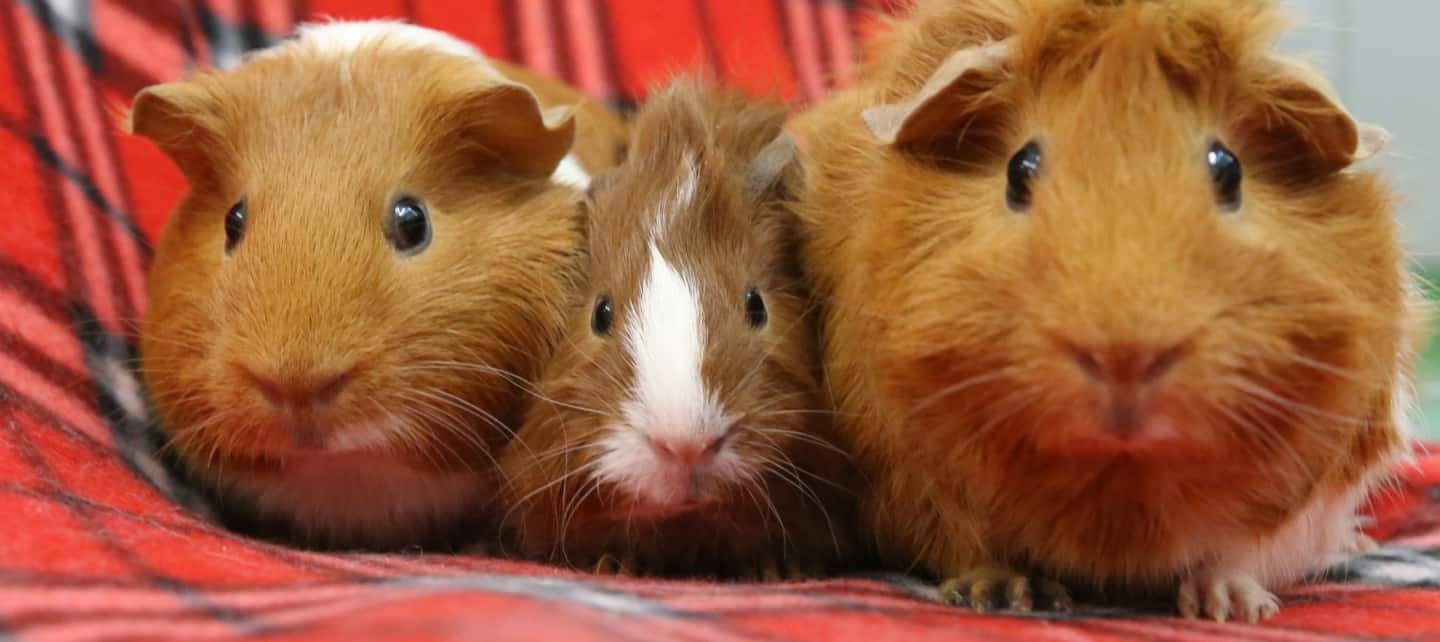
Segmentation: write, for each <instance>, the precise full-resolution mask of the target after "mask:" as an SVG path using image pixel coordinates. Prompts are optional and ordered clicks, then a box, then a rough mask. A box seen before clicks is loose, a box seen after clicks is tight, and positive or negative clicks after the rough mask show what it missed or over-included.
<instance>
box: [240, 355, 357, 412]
mask: <svg viewBox="0 0 1440 642" xmlns="http://www.w3.org/2000/svg"><path fill="white" fill-rule="evenodd" d="M239 370H240V372H242V373H244V374H245V378H246V379H249V380H250V383H251V384H252V385H254V386H255V389H256V390H259V391H260V394H261V395H263V396H264V397H265V400H266V401H269V402H270V404H271V405H273V406H275V407H276V409H285V410H290V411H292V412H297V411H309V410H312V409H314V408H315V407H316V406H321V405H324V404H327V403H330V402H332V401H334V400H335V398H336V397H338V396H340V392H341V391H342V390H344V389H345V385H346V384H348V383H350V370H348V369H347V370H344V371H341V372H339V373H329V374H310V375H302V376H298V377H297V376H277V375H270V374H260V372H262V371H260V370H258V369H252V368H249V367H246V366H243V365H242V366H239Z"/></svg>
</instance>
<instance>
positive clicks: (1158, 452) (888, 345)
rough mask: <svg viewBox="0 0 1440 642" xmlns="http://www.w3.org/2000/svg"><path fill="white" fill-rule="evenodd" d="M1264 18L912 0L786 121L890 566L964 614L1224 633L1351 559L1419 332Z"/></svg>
mask: <svg viewBox="0 0 1440 642" xmlns="http://www.w3.org/2000/svg"><path fill="white" fill-rule="evenodd" d="M1281 27H1282V20H1281V16H1279V15H1277V12H1276V10H1274V9H1273V8H1272V7H1271V6H1270V3H1267V2H1261V1H1258V0H1246V1H1240V2H1237V1H1235V0H1185V1H1180V0H1168V1H1167V0H1155V1H1143V0H1131V1H1105V2H1101V1H1098V0H1089V1H1087V0H1025V1H1021V0H973V1H969V2H938V1H937V2H923V3H921V4H920V5H919V6H918V7H916V8H915V9H914V10H913V13H912V14H911V15H909V16H908V17H905V18H902V19H901V20H899V21H898V22H897V24H896V25H895V29H894V30H893V31H892V32H891V33H890V34H889V35H887V36H886V37H885V38H884V39H883V40H882V41H881V42H880V43H878V44H877V46H876V47H875V53H876V57H875V59H874V60H873V61H872V62H871V66H870V72H871V73H869V74H868V75H866V79H865V80H864V81H863V82H862V83H861V85H860V86H859V87H857V88H856V89H854V90H852V91H849V92H846V93H843V94H840V95H837V96H835V97H834V98H832V99H830V100H829V101H827V102H826V103H824V104H822V105H820V106H818V107H816V108H815V109H814V110H812V111H811V112H810V113H808V114H807V115H805V116H804V117H802V118H801V120H800V121H799V122H798V123H797V124H796V129H797V132H798V134H799V138H800V139H801V140H802V141H804V145H803V146H804V147H805V148H806V151H807V153H808V155H809V160H810V162H809V163H808V170H807V175H806V181H805V183H806V185H807V186H808V188H809V189H808V192H807V196H806V197H805V198H804V199H803V201H802V203H801V206H800V214H801V217H802V219H804V220H805V223H806V227H807V228H808V230H807V231H808V235H809V237H810V242H809V244H808V247H807V248H806V263H807V267H808V269H809V272H810V274H811V275H812V276H813V277H814V278H815V279H816V281H817V286H818V290H819V294H820V296H822V297H823V298H824V299H825V300H826V301H827V302H828V309H827V313H826V318H825V343H826V346H825V351H826V369H827V372H826V374H827V376H828V377H829V380H830V382H831V385H832V387H833V389H834V392H835V395H836V396H837V402H838V404H839V410H840V414H839V415H838V417H839V418H840V421H841V424H842V429H843V433H844V436H845V437H847V438H848V440H849V441H850V445H851V446H852V447H853V448H854V450H855V451H856V454H857V455H858V457H859V461H860V463H861V464H862V466H863V468H865V470H866V472H867V473H868V475H869V476H870V479H871V485H870V487H869V490H868V493H867V496H866V497H865V498H864V500H863V501H864V503H865V509H864V510H865V513H866V516H867V522H868V524H869V528H870V530H871V532H872V534H873V535H874V537H875V539H876V540H877V542H878V543H879V545H880V546H881V547H882V549H883V550H884V552H885V555H886V557H887V558H888V559H889V560H890V561H891V562H892V563H894V564H896V565H899V566H903V567H906V568H908V567H910V566H911V565H912V564H913V565H918V566H919V567H921V568H924V569H927V570H929V571H931V572H934V573H935V574H937V575H939V576H942V577H944V578H948V579H949V580H950V581H948V582H946V583H945V584H944V585H943V588H944V592H945V593H946V595H947V597H948V598H949V599H950V600H952V601H954V602H957V603H968V604H970V605H972V606H974V607H975V608H986V607H991V606H995V605H996V604H997V603H999V605H1007V604H1008V606H1012V607H1015V608H1022V609H1023V608H1028V607H1029V606H1031V604H1032V600H1033V599H1034V594H1036V593H1041V594H1042V595H1041V596H1040V597H1043V598H1044V599H1045V600H1046V601H1047V602H1048V603H1049V604H1050V605H1054V606H1060V607H1063V606H1065V605H1066V604H1067V603H1068V599H1069V598H1068V597H1067V596H1066V594H1065V591H1064V587H1063V586H1060V585H1057V584H1055V583H1054V582H1053V581H1050V580H1052V579H1060V580H1063V581H1064V582H1065V583H1068V584H1069V585H1071V586H1073V587H1084V588H1092V589H1104V590H1107V591H1110V592H1111V594H1114V593H1116V592H1129V591H1132V590H1138V591H1141V592H1147V593H1168V594H1169V595H1170V596H1172V597H1174V598H1176V599H1177V600H1178V604H1179V608H1180V610H1181V612H1183V613H1184V614H1186V615H1190V616H1195V615H1200V614H1204V615H1206V616H1209V617H1213V618H1216V619H1225V618H1226V617H1230V616H1232V615H1234V616H1237V617H1245V618H1248V619H1251V620H1254V619H1257V618H1261V617H1266V616H1268V615H1270V614H1273V613H1274V612H1275V611H1276V609H1277V608H1278V603H1277V601H1276V600H1275V598H1274V597H1273V596H1272V595H1271V593H1270V592H1269V591H1270V590H1271V589H1275V588H1279V587H1284V586H1285V585H1287V584H1288V583H1291V582H1293V581H1296V580H1298V579H1299V578H1301V577H1302V576H1303V575H1304V574H1305V573H1306V572H1309V571H1312V570H1315V569H1316V568H1317V567H1318V566H1319V565H1320V564H1321V563H1322V562H1323V561H1324V560H1325V558H1326V556H1327V555H1328V554H1331V553H1334V552H1337V551H1339V550H1340V549H1342V548H1343V547H1344V546H1346V545H1348V544H1351V543H1353V542H1354V541H1355V532H1354V517H1353V512H1354V510H1355V508H1356V506H1357V504H1358V503H1359V502H1360V501H1361V500H1362V498H1363V496H1364V495H1365V493H1366V491H1367V489H1369V488H1370V487H1372V485H1373V484H1374V483H1375V482H1376V481H1377V480H1378V479H1379V478H1381V477H1382V476H1383V474H1384V472H1385V469H1386V464H1387V463H1389V462H1391V461H1393V460H1394V459H1395V458H1396V457H1397V456H1398V454H1399V453H1400V452H1401V450H1402V447H1403V444H1404V434H1403V430H1402V424H1403V419H1404V418H1403V417H1402V414H1403V408H1402V406H1403V405H1404V404H1403V400H1404V398H1405V394H1404V393H1405V391H1406V390H1407V388H1408V377H1409V372H1410V368H1411V365H1412V364H1411V362H1412V359H1413V355H1414V346H1413V343H1414V340H1415V338H1416V334H1417V333H1416V332H1415V330H1416V329H1417V328H1418V327H1419V326H1418V324H1416V323H1415V322H1414V320H1415V319H1416V318H1417V317H1416V314H1415V313H1416V308H1415V303H1414V302H1413V301H1412V300H1411V299H1410V290H1409V288H1408V287H1407V277H1406V275H1405V272H1404V271H1403V269H1402V261H1403V253H1402V250H1401V247H1400V243H1399V240H1398V237H1397V229H1396V224H1395V222H1394V221H1393V220H1392V216H1391V214H1392V209H1393V202H1394V197H1393V195H1392V194H1391V192H1390V189H1389V186H1388V184H1387V182H1386V181H1385V180H1384V179H1382V178H1381V177H1379V176H1377V175H1375V174H1373V173H1370V172H1364V171H1358V170H1354V169H1351V168H1350V166H1351V164H1352V163H1353V162H1354V161H1356V160H1358V159H1360V158H1362V157H1365V156H1367V155H1369V154H1371V153H1373V152H1374V151H1375V150H1376V148H1377V147H1378V146H1379V143H1380V142H1381V141H1382V138H1383V137H1382V134H1383V132H1380V131H1379V130H1376V129H1374V128H1371V127H1367V126H1362V125H1359V124H1357V123H1356V122H1355V121H1354V120H1353V119H1352V118H1351V117H1350V116H1349V115H1348V114H1347V113H1346V112H1345V111H1344V110H1343V109H1342V108H1341V106H1340V105H1339V103H1338V102H1337V101H1336V100H1335V99H1334V98H1333V96H1332V95H1331V92H1330V90H1329V88H1328V86H1327V85H1326V84H1325V83H1324V81H1323V80H1322V79H1321V78H1320V77H1319V76H1318V75H1317V74H1315V73H1314V72H1313V71H1312V70H1310V69H1309V68H1308V67H1305V66H1304V65H1302V64H1300V63H1297V62H1294V61H1291V60H1288V59H1284V58H1281V57H1279V56H1277V55H1276V54H1275V53H1273V52H1272V50H1271V42H1272V41H1273V39H1274V37H1275V36H1276V35H1277V33H1278V32H1279V31H1280V29H1281ZM1032 573H1033V575H1032ZM1037 575H1038V576H1040V577H1043V578H1047V579H1046V581H1044V582H1043V583H1041V584H1039V585H1035V584H1034V583H1033V580H1034V579H1035V577H1036V576H1037Z"/></svg>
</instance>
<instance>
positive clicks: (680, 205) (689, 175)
mask: <svg viewBox="0 0 1440 642" xmlns="http://www.w3.org/2000/svg"><path fill="white" fill-rule="evenodd" d="M699 184H700V168H699V167H698V166H697V164H696V161H695V152H692V151H690V150H686V151H685V155H684V156H682V157H681V160H680V183H679V184H678V185H676V186H675V202H674V203H673V204H672V205H671V206H672V207H673V208H674V210H673V211H672V212H671V216H674V215H675V214H676V213H678V212H682V211H684V210H686V209H688V208H690V207H692V206H694V204H695V190H696V189H697V188H698V186H699Z"/></svg>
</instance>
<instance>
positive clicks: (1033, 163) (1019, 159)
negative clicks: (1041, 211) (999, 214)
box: [1005, 140, 1040, 212]
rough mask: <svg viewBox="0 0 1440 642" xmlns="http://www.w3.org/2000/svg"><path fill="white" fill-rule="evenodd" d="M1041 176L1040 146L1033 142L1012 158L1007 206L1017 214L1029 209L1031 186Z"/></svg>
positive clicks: (1007, 173)
mask: <svg viewBox="0 0 1440 642" xmlns="http://www.w3.org/2000/svg"><path fill="white" fill-rule="evenodd" d="M1039 176H1040V144H1039V143H1037V142H1035V141H1033V140H1032V141H1030V142H1028V143H1025V146H1024V147H1021V148H1020V151H1018V152H1015V155H1014V156H1011V157H1010V166H1009V167H1008V168H1007V169H1006V177H1007V179H1008V180H1009V183H1008V184H1007V185H1006V186H1005V204H1006V205H1009V206H1010V209H1012V210H1015V211H1016V212H1023V211H1025V210H1026V209H1028V208H1029V207H1030V185H1031V183H1033V182H1035V179H1036V178H1037V177H1039Z"/></svg>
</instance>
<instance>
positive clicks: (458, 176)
mask: <svg viewBox="0 0 1440 642" xmlns="http://www.w3.org/2000/svg"><path fill="white" fill-rule="evenodd" d="M130 128H131V130H132V131H133V132H134V133H136V134H139V135H141V136H144V137H146V138H148V139H150V140H151V141H153V142H154V143H155V144H156V145H157V146H159V147H160V148H161V149H162V150H163V151H164V152H165V153H167V154H168V155H169V156H170V157H171V158H172V159H173V160H174V161H175V162H176V164H177V165H178V166H179V167H180V168H181V170H182V171H183V172H184V173H185V175H186V177H187V179H188V180H189V183H190V189H189V191H188V192H187V193H186V194H185V196H184V197H183V199H182V201H181V202H180V204H179V205H178V207H177V208H176V210H175V212H174V213H173V215H172V216H171V218H170V220H169V221H168V223H167V224H166V227H165V229H164V231H163V233H162V236H161V239H160V242H159V245H158V248H157V251H156V256H155V262H154V266H153V268H152V270H151V274H150V291H151V293H152V299H151V301H150V304H149V309H148V310H147V312H146V315H145V319H144V322H143V327H142V332H141V352H142V372H143V376H144V380H145V383H146V385H147V388H148V390H149V393H150V395H151V400H152V402H153V404H154V406H155V407H156V410H157V411H158V416H159V417H160V418H161V420H162V423H163V426H164V429H165V430H166V431H167V432H168V433H169V436H170V439H171V442H170V446H169V448H170V449H171V450H173V452H174V453H176V454H177V455H178V458H179V459H180V460H181V461H182V462H183V463H184V464H185V466H186V467H187V468H188V469H190V470H191V472H192V473H193V474H194V476H196V477H198V478H199V479H200V480H201V481H202V483H203V484H204V485H205V486H207V487H209V488H210V489H211V490H212V491H213V492H214V494H215V495H216V498H217V502H218V503H219V504H220V508H221V510H222V512H224V513H225V514H227V515H228V516H229V517H230V519H231V520H232V521H233V522H234V523H249V524H251V525H252V526H253V527H254V528H255V529H256V530H257V532H260V533H262V534H267V535H276V536H279V537H283V538H284V539H287V540H289V541H292V542H294V543H298V544H303V545H311V546H319V547H346V548H349V547H359V548H372V549H395V548H399V547H405V546H412V545H416V546H428V547H435V546H445V545H449V544H450V543H451V542H452V538H451V535H452V534H453V533H456V532H463V531H466V530H467V528H470V525H469V523H468V522H470V521H471V520H474V519H477V518H479V517H481V516H483V515H484V514H485V512H486V507H488V506H490V505H491V503H492V500H493V497H494V495H495V493H496V488H497V482H496V479H497V477H496V469H495V462H494V458H495V455H494V452H495V451H497V450H498V447H499V445H500V444H502V443H503V442H505V441H506V440H507V439H508V437H509V436H510V435H511V434H512V433H513V428H514V427H515V426H518V424H519V417H520V413H521V406H522V404H521V402H522V398H523V396H524V393H523V389H524V386H525V385H527V384H526V382H527V381H528V380H530V379H532V378H533V377H535V376H536V375H538V373H539V369H540V367H541V365H542V364H543V363H544V361H545V359H546V358H547V356H548V354H549V353H550V351H551V349H552V345H553V343H554V342H555V341H556V340H557V339H558V336H559V332H560V331H561V330H562V329H563V323H564V321H565V316H564V314H565V310H566V306H567V304H568V302H569V301H570V300H571V299H572V298H573V297H574V296H575V294H574V293H575V291H576V288H578V287H580V286H581V285H583V274H582V268H583V250H582V244H583V238H584V236H583V235H584V230H583V226H582V224H581V222H580V219H579V213H578V206H577V203H578V201H579V198H580V196H581V193H580V192H579V191H577V190H576V189H574V187H572V186H571V185H572V184H573V183H574V181H573V180H566V181H560V180H559V179H552V178H551V175H552V173H554V172H555V171H556V169H557V167H558V166H559V165H560V163H561V161H562V158H563V157H564V156H565V155H566V154H567V152H568V150H570V149H571V143H572V139H573V137H574V130H575V123H574V120H573V119H572V118H571V116H570V112H569V110H568V109H567V108H565V107H563V106H552V107H550V108H548V109H542V104H541V103H540V102H537V99H536V97H535V95H534V93H533V92H531V91H530V90H529V89H527V88H526V87H524V86H521V85H518V84H515V83H514V82H511V81H509V80H507V79H506V78H505V77H504V76H502V75H501V74H500V73H498V72H497V71H496V70H495V69H494V68H493V67H491V66H490V65H489V64H488V63H487V62H486V61H485V59H484V58H483V57H482V56H481V55H480V54H479V53H478V52H476V51H475V50H474V49H473V48H471V47H470V46H469V45H466V44H464V43H462V42H460V41H458V40H455V39H453V38H451V37H449V36H446V35H444V34H441V33H438V32H434V31H430V30H427V29H422V28H419V27H414V26H408V25H403V24H398V23H386V22H367V23H333V24H326V25H315V26H308V27H304V28H302V29H301V30H300V33H299V36H298V37H297V38H295V39H294V40H291V41H289V42H287V43H285V44H282V45H280V46H278V47H276V48H274V49H271V50H267V51H264V52H262V53H260V54H258V55H255V56H252V57H251V58H250V59H249V60H248V61H247V62H245V63H244V64H242V65H241V66H239V67H238V68H235V69H233V70H228V71H207V72H202V73H198V74H196V75H194V76H193V77H191V78H189V79H187V80H184V81H179V82H174V83H168V84H162V85H157V86H154V87H150V88H148V89H145V90H143V91H141V92H140V93H139V94H138V95H137V96H136V98H135V101H134V105H133V108H132V112H131V118H130ZM562 182H564V183H566V184H561V183H562ZM585 182H588V180H587V181H582V182H581V184H584V183H585ZM471 532H473V529H472V531H471Z"/></svg>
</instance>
